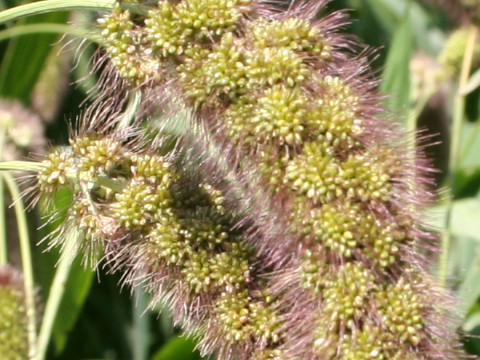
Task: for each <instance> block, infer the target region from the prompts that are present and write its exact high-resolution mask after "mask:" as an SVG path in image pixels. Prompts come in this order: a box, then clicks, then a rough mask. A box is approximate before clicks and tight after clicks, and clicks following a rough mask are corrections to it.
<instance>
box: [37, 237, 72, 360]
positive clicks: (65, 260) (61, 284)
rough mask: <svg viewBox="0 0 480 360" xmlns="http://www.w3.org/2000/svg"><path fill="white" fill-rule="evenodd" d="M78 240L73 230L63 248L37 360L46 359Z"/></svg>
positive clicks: (51, 287)
mask: <svg viewBox="0 0 480 360" xmlns="http://www.w3.org/2000/svg"><path fill="white" fill-rule="evenodd" d="M76 241H77V233H76V232H75V231H73V230H72V231H71V232H70V233H69V234H68V235H67V236H66V239H65V245H64V247H63V249H62V252H61V253H62V255H61V257H60V261H59V263H58V267H57V271H56V272H55V277H54V279H53V282H52V285H51V286H50V291H49V293H48V300H47V304H46V305H45V313H44V315H43V320H42V326H41V328H40V333H39V335H38V348H37V357H36V358H35V360H44V359H45V356H46V353H47V348H48V344H49V342H50V337H51V335H52V330H53V325H54V323H55V318H56V317H57V312H58V309H59V307H60V303H61V300H62V298H63V294H64V293H65V284H66V282H67V278H68V275H69V273H70V269H71V267H72V262H73V259H74V257H75V244H76Z"/></svg>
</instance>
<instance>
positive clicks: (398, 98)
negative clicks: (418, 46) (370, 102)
mask: <svg viewBox="0 0 480 360" xmlns="http://www.w3.org/2000/svg"><path fill="white" fill-rule="evenodd" d="M414 43H415V41H414V37H413V34H412V31H411V24H410V16H409V12H407V14H406V15H405V16H404V18H403V19H402V22H401V23H400V25H399V26H398V28H397V30H396V31H395V34H394V36H393V40H392V44H391V46H390V49H389V51H388V55H387V60H386V64H385V69H384V72H383V74H382V78H383V81H382V84H381V86H380V90H381V91H382V92H383V93H384V94H388V95H389V96H390V97H389V99H388V101H387V107H388V109H389V110H391V111H393V112H395V113H399V112H401V113H405V112H406V110H408V109H407V105H408V103H409V96H410V81H409V77H410V65H409V64H410V58H411V55H412V52H413V46H414Z"/></svg>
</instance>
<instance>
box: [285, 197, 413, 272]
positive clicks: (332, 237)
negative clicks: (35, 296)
mask: <svg viewBox="0 0 480 360" xmlns="http://www.w3.org/2000/svg"><path fill="white" fill-rule="evenodd" d="M295 217H296V219H300V221H298V220H295V219H293V221H296V222H297V223H298V224H296V229H297V231H298V232H300V233H301V234H302V235H303V236H305V237H310V238H312V240H313V241H315V244H318V247H319V248H320V249H322V248H327V249H328V250H330V251H331V252H333V253H334V254H335V255H337V256H341V257H345V258H348V259H351V258H354V257H355V253H356V254H357V256H358V252H359V251H361V253H362V254H363V255H366V256H367V257H368V258H369V259H370V260H371V261H372V262H373V263H375V264H376V265H378V266H381V267H387V266H389V265H392V264H393V263H395V261H396V260H397V259H398V253H399V251H400V245H401V244H402V243H404V242H405V240H406V238H407V235H406V233H405V230H404V229H403V228H402V227H401V226H400V225H399V224H398V223H397V222H393V221H391V222H389V221H387V220H385V219H383V218H382V217H381V216H379V215H376V214H375V213H373V212H371V211H369V210H368V209H366V208H364V207H363V206H362V204H361V203H358V202H331V203H326V204H324V205H322V206H321V207H319V208H314V209H311V210H310V211H307V212H305V211H303V212H302V211H299V212H298V213H295Z"/></svg>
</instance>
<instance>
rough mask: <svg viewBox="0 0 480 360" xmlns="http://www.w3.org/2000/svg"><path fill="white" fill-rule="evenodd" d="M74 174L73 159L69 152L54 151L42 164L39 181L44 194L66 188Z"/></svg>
mask: <svg viewBox="0 0 480 360" xmlns="http://www.w3.org/2000/svg"><path fill="white" fill-rule="evenodd" d="M73 175H74V174H72V158H71V156H70V154H68V152H64V151H58V150H54V151H52V152H51V153H50V154H48V158H47V159H46V160H44V161H43V162H42V169H41V170H40V171H39V172H38V175H37V180H38V184H39V188H40V191H41V192H42V193H54V192H55V191H57V190H58V189H59V188H60V187H63V186H66V185H67V184H68V182H69V179H70V177H71V176H73Z"/></svg>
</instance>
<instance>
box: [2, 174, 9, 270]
mask: <svg viewBox="0 0 480 360" xmlns="http://www.w3.org/2000/svg"><path fill="white" fill-rule="evenodd" d="M4 195H5V188H4V185H3V178H2V177H1V176H0V265H4V264H6V263H7V262H8V255H7V254H8V246H7V224H6V218H5V215H6V214H5V196H4Z"/></svg>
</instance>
